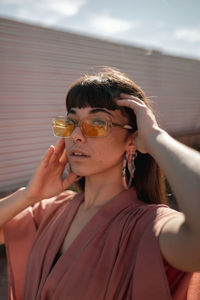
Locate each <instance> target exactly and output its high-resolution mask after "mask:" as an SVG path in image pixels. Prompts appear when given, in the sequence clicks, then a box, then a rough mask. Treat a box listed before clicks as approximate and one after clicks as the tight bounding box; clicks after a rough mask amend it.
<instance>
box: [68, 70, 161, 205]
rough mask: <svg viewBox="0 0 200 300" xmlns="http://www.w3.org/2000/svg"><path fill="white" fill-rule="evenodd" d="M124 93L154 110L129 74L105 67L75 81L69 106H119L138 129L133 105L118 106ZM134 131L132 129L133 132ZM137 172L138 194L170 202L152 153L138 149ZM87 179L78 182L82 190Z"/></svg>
mask: <svg viewBox="0 0 200 300" xmlns="http://www.w3.org/2000/svg"><path fill="white" fill-rule="evenodd" d="M121 93H126V94H131V95H133V96H136V97H138V98H140V99H141V100H142V101H144V102H145V104H146V105H147V106H148V107H149V108H150V109H151V107H150V104H149V101H148V99H147V97H146V96H145V94H144V92H143V91H142V89H141V88H140V87H139V86H137V85H136V84H135V83H134V82H133V81H132V80H131V79H129V78H128V77H127V75H126V74H124V73H121V72H119V71H118V70H116V69H113V68H108V67H104V68H102V69H101V70H100V71H99V72H97V73H95V74H94V75H85V76H83V77H81V78H80V79H78V80H77V81H76V82H74V83H73V84H72V85H71V87H70V88H69V91H68V94H67V97H66V107H67V110H70V108H72V107H78V108H84V107H87V106H90V107H101V108H107V109H109V110H115V109H119V110H120V111H121V113H122V114H123V115H125V116H126V117H127V118H128V120H129V124H130V125H132V127H133V128H134V130H133V131H135V130H137V124H136V116H135V114H134V112H133V110H131V109H130V108H125V107H120V108H119V106H117V104H116V101H115V99H116V98H119V96H120V94H121ZM133 131H132V132H133ZM135 167H136V171H135V175H134V180H133V182H132V185H133V186H135V188H136V192H137V196H138V198H139V199H140V200H142V201H144V202H146V203H156V204H158V203H166V196H165V182H164V175H163V173H162V171H161V170H160V168H159V166H158V164H157V163H156V161H155V160H154V158H153V157H152V156H151V155H149V154H143V153H140V152H137V157H136V159H135ZM84 187H85V178H84V177H83V178H81V179H80V180H79V181H78V182H77V183H76V188H77V190H78V191H84Z"/></svg>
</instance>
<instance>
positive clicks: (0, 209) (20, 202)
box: [0, 187, 31, 228]
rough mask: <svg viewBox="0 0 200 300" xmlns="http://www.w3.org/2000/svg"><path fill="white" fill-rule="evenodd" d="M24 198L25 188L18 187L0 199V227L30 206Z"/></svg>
mask: <svg viewBox="0 0 200 300" xmlns="http://www.w3.org/2000/svg"><path fill="white" fill-rule="evenodd" d="M30 205H31V204H30V203H29V201H28V199H27V198H26V188H25V187H23V188H20V189H19V190H17V191H16V192H15V193H13V194H11V195H9V196H7V197H5V198H2V199H0V228H1V227H2V226H3V225H4V224H6V223H7V222H8V221H10V220H11V219H12V218H13V217H14V216H16V215H17V214H18V213H19V212H21V211H22V210H24V209H25V208H26V207H28V206H30Z"/></svg>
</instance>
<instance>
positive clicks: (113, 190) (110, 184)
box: [84, 172, 124, 209]
mask: <svg viewBox="0 0 200 300" xmlns="http://www.w3.org/2000/svg"><path fill="white" fill-rule="evenodd" d="M123 190H124V187H123V186H122V178H121V174H120V172H114V174H109V172H107V173H106V174H104V175H103V174H97V175H94V176H88V177H86V178H85V197H84V198H85V199H84V208H85V209H92V208H98V207H101V206H103V205H105V204H106V203H107V202H109V200H111V199H112V198H113V197H114V196H116V195H117V194H119V193H120V192H121V191H123Z"/></svg>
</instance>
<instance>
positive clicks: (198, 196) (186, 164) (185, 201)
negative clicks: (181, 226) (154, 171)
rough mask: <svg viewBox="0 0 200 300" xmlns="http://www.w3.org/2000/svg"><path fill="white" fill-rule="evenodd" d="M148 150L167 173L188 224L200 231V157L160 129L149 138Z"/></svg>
mask: <svg viewBox="0 0 200 300" xmlns="http://www.w3.org/2000/svg"><path fill="white" fill-rule="evenodd" d="M148 148H149V153H150V154H151V155H152V156H153V157H154V158H155V160H156V161H157V162H158V164H159V165H160V167H161V168H162V170H163V171H164V173H165V175H166V177H167V179H168V181H169V183H170V186H171V188H172V190H173V192H174V194H175V196H176V199H177V202H178V205H179V208H180V210H181V211H182V212H183V213H184V214H185V217H186V222H187V224H188V225H189V227H190V228H191V229H192V230H200V218H199V212H200V154H199V153H198V152H197V151H195V150H193V149H191V148H189V147H187V146H185V145H183V144H182V143H180V142H178V141H176V140H175V139H173V138H172V137H171V136H170V135H168V134H167V133H166V132H165V131H163V130H161V129H156V130H155V131H154V133H153V134H152V136H149V138H148Z"/></svg>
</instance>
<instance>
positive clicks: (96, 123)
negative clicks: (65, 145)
mask: <svg viewBox="0 0 200 300" xmlns="http://www.w3.org/2000/svg"><path fill="white" fill-rule="evenodd" d="M82 129H83V131H84V134H85V136H87V137H98V136H105V135H106V133H107V129H108V124H107V122H106V120H102V119H88V120H84V121H83V122H82Z"/></svg>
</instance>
